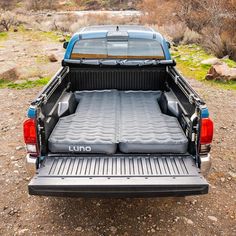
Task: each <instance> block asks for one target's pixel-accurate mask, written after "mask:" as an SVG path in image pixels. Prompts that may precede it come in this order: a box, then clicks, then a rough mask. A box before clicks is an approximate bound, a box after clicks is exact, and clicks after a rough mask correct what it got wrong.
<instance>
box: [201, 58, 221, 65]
mask: <svg viewBox="0 0 236 236" xmlns="http://www.w3.org/2000/svg"><path fill="white" fill-rule="evenodd" d="M219 63H221V62H220V59H219V58H216V57H213V58H209V59H206V60H204V61H202V62H201V64H202V65H215V64H219Z"/></svg>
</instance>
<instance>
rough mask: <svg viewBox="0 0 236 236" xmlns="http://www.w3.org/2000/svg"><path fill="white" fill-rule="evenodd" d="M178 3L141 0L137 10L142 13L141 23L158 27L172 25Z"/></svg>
mask: <svg viewBox="0 0 236 236" xmlns="http://www.w3.org/2000/svg"><path fill="white" fill-rule="evenodd" d="M177 5H178V2H176V1H172V0H165V1H163V0H143V1H141V3H140V4H138V8H139V9H140V11H142V12H143V16H142V17H141V23H143V24H153V25H155V24H157V25H159V26H161V25H164V24H166V21H167V20H168V23H173V22H174V20H175V19H176V17H175V12H174V11H173V9H176V7H177Z"/></svg>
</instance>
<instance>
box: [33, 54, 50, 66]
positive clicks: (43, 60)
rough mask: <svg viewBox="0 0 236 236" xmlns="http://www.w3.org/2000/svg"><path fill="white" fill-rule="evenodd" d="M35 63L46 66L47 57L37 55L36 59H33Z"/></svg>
mask: <svg viewBox="0 0 236 236" xmlns="http://www.w3.org/2000/svg"><path fill="white" fill-rule="evenodd" d="M35 61H36V63H38V64H46V63H48V62H49V59H48V56H46V55H38V56H37V57H36V58H35Z"/></svg>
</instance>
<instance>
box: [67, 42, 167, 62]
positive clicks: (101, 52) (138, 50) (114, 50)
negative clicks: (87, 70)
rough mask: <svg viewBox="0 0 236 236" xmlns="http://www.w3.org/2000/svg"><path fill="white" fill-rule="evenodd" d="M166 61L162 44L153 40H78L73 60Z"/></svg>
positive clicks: (72, 56) (73, 52) (73, 51)
mask: <svg viewBox="0 0 236 236" xmlns="http://www.w3.org/2000/svg"><path fill="white" fill-rule="evenodd" d="M103 58H104V59H112V58H117V59H165V55H164V51H163V48H162V46H161V44H160V43H159V42H158V41H156V40H151V39H127V40H125V39H123V40H120V39H119V40H107V38H98V39H82V40H78V41H77V42H76V43H75V45H74V48H73V50H72V53H71V59H103Z"/></svg>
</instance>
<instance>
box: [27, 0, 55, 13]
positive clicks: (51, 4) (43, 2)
mask: <svg viewBox="0 0 236 236" xmlns="http://www.w3.org/2000/svg"><path fill="white" fill-rule="evenodd" d="M56 2H57V1H55V0H28V3H27V8H28V9H29V10H34V11H39V10H43V9H55V7H56Z"/></svg>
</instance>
